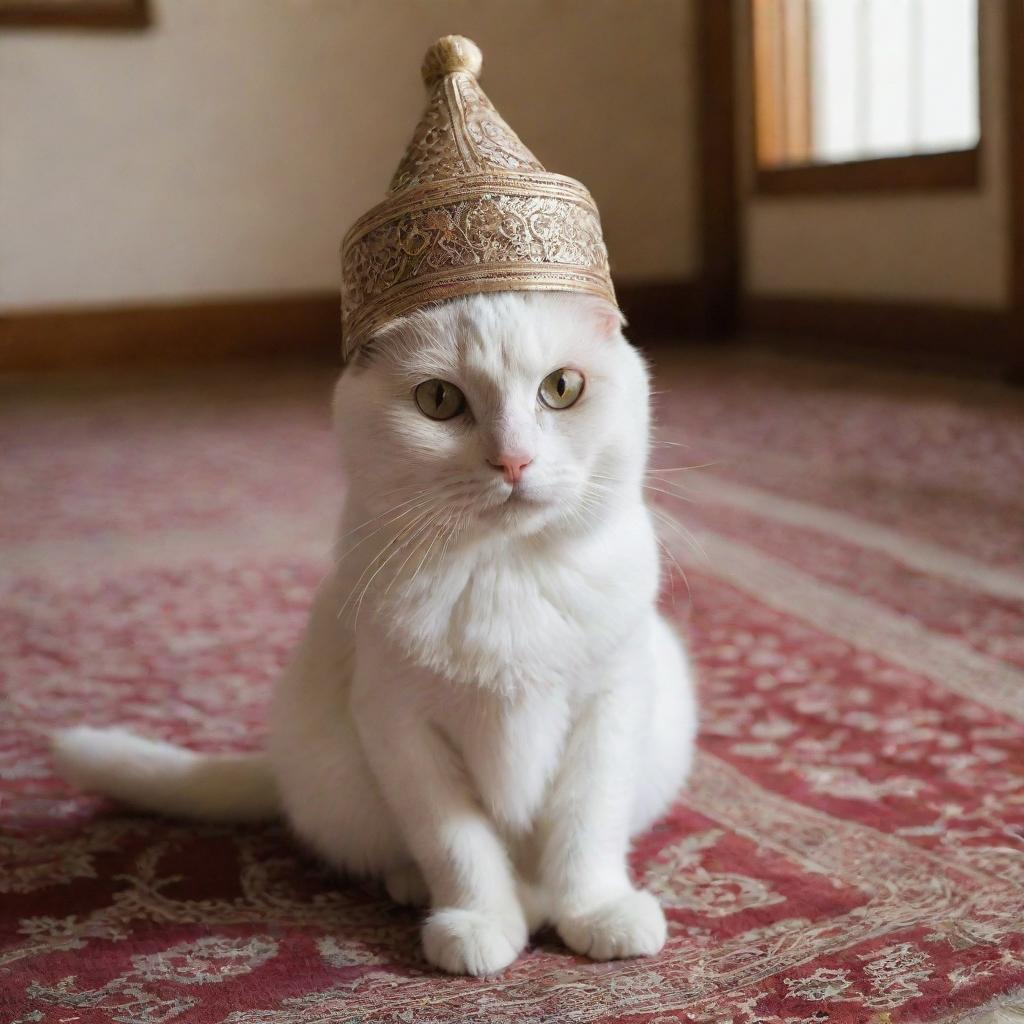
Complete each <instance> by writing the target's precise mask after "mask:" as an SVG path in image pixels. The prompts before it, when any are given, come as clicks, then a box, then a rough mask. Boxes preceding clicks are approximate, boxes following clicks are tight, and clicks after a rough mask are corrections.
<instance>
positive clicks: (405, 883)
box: [384, 864, 430, 907]
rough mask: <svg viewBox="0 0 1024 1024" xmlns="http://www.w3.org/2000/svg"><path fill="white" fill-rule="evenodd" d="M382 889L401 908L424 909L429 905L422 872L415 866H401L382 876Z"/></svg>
mask: <svg viewBox="0 0 1024 1024" xmlns="http://www.w3.org/2000/svg"><path fill="white" fill-rule="evenodd" d="M384 888H386V889H387V891H388V895H389V896H390V897H391V898H392V899H393V900H394V901H395V902H396V903H398V904H399V905H400V906H403V907H426V906H429V905H430V890H429V889H428V888H427V882H426V879H425V878H424V877H423V872H422V871H420V869H419V868H418V867H417V866H416V865H415V864H403V865H402V866H401V867H400V868H395V869H394V870H393V871H389V872H388V873H387V874H386V875H385V876H384Z"/></svg>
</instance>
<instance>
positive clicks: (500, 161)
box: [341, 54, 615, 360]
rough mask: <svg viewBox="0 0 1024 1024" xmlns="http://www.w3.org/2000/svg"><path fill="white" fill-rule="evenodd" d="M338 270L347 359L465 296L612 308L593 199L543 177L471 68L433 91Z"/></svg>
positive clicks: (574, 185) (565, 181)
mask: <svg viewBox="0 0 1024 1024" xmlns="http://www.w3.org/2000/svg"><path fill="white" fill-rule="evenodd" d="M429 59H430V54H428V62H429ZM341 264H342V286H341V310H342V335H343V356H344V358H345V359H346V360H348V359H349V358H350V357H351V355H352V353H353V352H354V351H355V350H356V349H357V348H358V347H359V346H360V345H362V344H364V343H365V342H366V341H367V339H368V338H369V337H370V336H371V335H372V333H373V331H374V330H375V329H376V328H378V327H380V326H381V325H383V324H385V323H386V322H387V321H389V320H392V319H394V318H395V317H399V316H402V315H404V314H406V313H409V312H411V311H412V310H415V309H417V308H419V307H422V306H424V305H426V304H428V303H431V302H438V301H441V300H444V299H451V298H456V297H458V296H463V295H472V294H476V293H480V292H491V291H571V292H581V293H584V294H589V295H596V296H599V297H602V298H605V299H607V300H608V301H609V302H612V303H615V291H614V288H613V287H612V283H611V276H610V273H609V268H608V253H607V250H606V249H605V245H604V241H603V239H602V236H601V221H600V217H599V215H598V212H597V206H596V204H595V203H594V200H593V199H592V198H591V196H590V193H589V192H587V190H586V189H585V188H584V187H583V186H582V185H581V184H580V183H579V182H577V181H574V180H573V179H572V178H567V177H564V176H562V175H559V174H551V173H548V172H547V171H545V170H544V168H543V166H542V165H541V164H540V162H539V161H538V160H537V158H536V157H535V156H534V155H533V154H532V153H531V152H530V151H529V150H528V149H527V148H526V146H524V145H523V143H522V141H521V140H520V139H519V137H518V136H517V135H516V134H515V132H513V131H512V129H511V128H509V126H508V125H507V124H505V122H504V121H503V120H502V118H501V117H500V115H499V114H498V112H497V111H496V110H495V109H494V107H493V105H492V104H491V102H490V100H489V99H488V98H487V96H486V95H485V94H484V92H483V90H482V89H481V88H480V86H479V84H478V83H477V80H476V78H475V76H474V74H473V73H472V72H471V71H469V70H466V69H464V68H456V69H454V70H450V71H449V73H447V74H445V75H443V76H442V77H441V78H439V79H438V80H437V81H435V82H434V83H433V84H432V87H431V91H430V97H429V101H428V104H427V109H426V112H425V113H424V115H423V117H422V119H421V120H420V123H419V125H418V127H417V128H416V132H415V134H414V135H413V139H412V142H411V143H410V145H409V148H408V149H407V150H406V152H405V155H404V157H403V158H402V161H401V163H400V164H399V166H398V170H397V171H396V172H395V176H394V178H392V181H391V186H390V189H389V192H388V198H387V199H386V200H384V202H382V203H380V204H379V205H377V206H376V207H374V208H373V209H372V210H370V212H369V213H367V214H366V215H365V216H363V217H362V218H360V219H359V220H358V221H357V222H356V224H355V225H354V226H353V227H352V228H351V229H350V231H349V232H348V234H347V235H346V236H345V239H344V241H343V242H342V249H341Z"/></svg>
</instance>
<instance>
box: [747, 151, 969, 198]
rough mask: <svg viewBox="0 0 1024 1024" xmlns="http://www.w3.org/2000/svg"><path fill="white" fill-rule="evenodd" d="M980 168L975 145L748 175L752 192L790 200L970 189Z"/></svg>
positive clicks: (771, 169) (766, 169)
mask: <svg viewBox="0 0 1024 1024" xmlns="http://www.w3.org/2000/svg"><path fill="white" fill-rule="evenodd" d="M980 163H981V153H980V148H979V147H978V146H975V147H974V148H973V149H964V150H956V151H954V152H949V153H918V154H916V155H915V156H892V157H880V158H878V159H874V160H852V161H849V162H846V163H837V164H798V165H793V166H790V167H759V168H758V169H757V171H756V173H755V175H754V191H755V193H756V194H758V195H762V196H793V195H811V194H823V193H824V194H838V193H850V192H872V193H878V192H907V191H916V192H923V191H937V190H940V189H973V188H977V187H978V184H979V182H980V180H981V175H980Z"/></svg>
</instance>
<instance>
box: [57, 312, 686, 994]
mask: <svg viewBox="0 0 1024 1024" xmlns="http://www.w3.org/2000/svg"><path fill="white" fill-rule="evenodd" d="M564 366H568V367H573V368H576V369H578V370H580V371H581V372H582V373H583V374H584V376H585V378H586V387H585V389H584V393H583V396H582V397H581V399H580V400H579V401H578V402H577V404H576V405H575V406H573V407H571V408H569V409H565V410H561V411H553V410H550V409H548V408H546V407H544V406H543V405H541V404H540V403H539V402H538V400H537V388H538V386H539V384H540V382H541V380H542V379H543V378H544V377H545V376H546V375H547V374H548V373H550V372H551V371H552V370H555V369H558V368H560V367H564ZM434 377H437V378H441V379H443V380H446V381H450V382H452V383H455V384H457V385H458V386H459V387H460V388H461V389H462V390H463V392H464V393H465V395H466V397H467V399H468V403H469V412H468V413H466V414H464V415H463V416H461V417H458V418H456V419H454V420H449V421H446V422H436V421H433V420H430V419H428V418H427V417H426V416H424V415H423V414H422V413H421V412H420V411H419V410H418V408H417V406H416V404H415V402H414V401H413V398H412V390H413V388H414V387H415V385H416V384H418V383H419V382H421V381H423V380H425V379H429V378H434ZM335 418H336V423H337V427H338V433H339V437H340V441H341V447H342V453H343V461H344V465H345V471H346V475H347V478H348V481H349V485H350V488H349V494H348V497H347V502H346V508H345V512H344V516H343V525H342V527H341V531H340V535H339V540H338V548H337V557H338V561H337V564H336V567H335V571H334V572H333V574H332V575H331V576H330V577H329V578H328V579H327V581H326V583H325V585H324V586H323V587H322V588H321V589H320V591H319V593H318V594H317V596H316V600H315V604H314V608H313V611H312V614H311V617H310V622H309V626H308V628H307V631H306V634H305V636H304V638H303V640H302V642H301V644H300V646H299V648H298V650H297V652H296V654H295V656H294V658H293V659H292V661H291V664H290V665H289V666H288V668H287V669H286V671H285V672H284V674H283V676H282V678H281V680H280V682H279V684H278V686H277V688H276V690H275V694H274V700H273V706H272V714H271V743H270V750H269V768H270V771H268V765H267V763H265V762H262V761H260V760H259V759H256V758H249V759H246V758H227V759H224V758H209V757H201V756H199V755H195V754H190V753H187V752H182V751H178V750H175V749H174V748H171V747H167V746H166V745H163V744H152V743H149V742H147V741H143V740H139V739H137V738H135V737H131V736H128V735H126V734H124V733H120V732H98V731H95V730H81V729H79V730H73V731H71V732H70V733H65V734H63V735H62V736H60V737H58V738H57V740H56V744H57V750H58V754H59V759H60V764H61V767H62V770H63V771H64V772H65V774H66V775H67V776H68V777H69V778H71V779H72V780H74V781H76V782H78V783H80V784H81V785H83V786H85V787H87V788H90V789H95V790H99V791H103V792H107V793H109V794H111V795H113V796H115V797H117V798H119V799H122V800H124V801H126V802H128V803H131V804H135V805H136V806H140V807H145V808H148V809H151V810H160V811H164V812H167V813H170V814H179V815H180V814H185V815H193V816H200V817H223V818H235V819H239V818H253V817H258V816H261V815H266V814H270V813H272V812H273V811H274V809H275V808H277V807H279V809H280V812H282V813H283V814H284V815H285V816H286V817H287V819H288V820H289V821H290V823H291V825H292V827H293V828H294V830H295V831H296V832H297V833H298V835H299V836H300V837H301V838H302V839H303V840H304V841H305V842H306V843H307V844H308V845H310V846H311V847H313V848H314V849H315V850H316V851H317V852H318V853H319V854H320V855H321V856H322V857H324V858H325V859H326V860H327V861H329V862H330V863H331V864H333V865H335V866H337V867H338V868H340V869H342V870H344V871H348V872H354V873H358V874H367V875H372V876H376V877H379V878H381V879H382V880H383V881H384V883H385V884H386V886H387V888H388V891H389V892H390V893H391V894H392V896H393V897H394V898H396V899H398V900H400V901H403V902H421V901H425V900H427V899H429V902H430V906H431V908H432V909H431V912H430V915H429V916H428V918H427V920H426V923H425V925H424V929H423V946H424V952H425V954H426V956H427V959H428V960H430V962H431V963H433V964H436V965H437V966H439V967H441V968H443V969H444V970H446V971H451V972H453V973H469V974H477V975H483V974H492V973H495V972H497V971H500V970H502V969H503V968H504V967H506V966H507V965H508V964H510V963H511V962H512V961H513V960H514V959H515V958H516V957H517V956H518V955H519V953H520V951H521V950H522V949H523V947H524V945H525V944H526V942H527V939H528V935H529V932H530V931H531V930H532V929H533V928H535V927H537V926H538V925H539V924H540V923H542V922H543V921H544V920H547V921H550V922H551V923H552V924H554V925H555V927H556V928H557V929H558V931H559V934H560V935H561V936H562V938H563V940H564V941H565V942H566V943H567V944H568V945H569V946H570V947H571V948H572V949H574V950H576V951H577V952H579V953H584V954H587V955H589V956H592V957H595V958H598V959H609V958H613V957H624V956H636V955H643V954H651V953H655V952H657V951H658V950H659V949H660V948H661V946H662V944H663V943H664V940H665V919H664V915H663V914H662V911H661V908H660V907H659V906H658V904H657V902H656V901H655V900H654V899H653V897H651V896H650V895H649V894H647V893H645V892H642V891H639V890H637V889H635V888H634V887H633V885H632V882H631V881H630V878H629V875H628V872H627V865H626V857H627V851H628V847H629V842H630V837H631V836H632V835H634V834H636V833H637V832H639V831H641V830H643V829H645V828H647V827H648V826H649V825H650V824H651V823H652V822H653V821H654V820H655V819H656V818H657V817H658V816H659V815H660V814H662V813H663V812H664V811H665V810H666V808H667V807H668V805H669V803H670V802H671V800H672V799H673V797H674V796H675V794H676V792H677V790H678V787H679V785H680V784H681V782H682V780H683V777H684V775H685V773H686V771H687V768H688V766H689V763H690V759H691V755H692V748H693V737H694V731H695V719H696V711H695V706H694V697H693V688H692V683H691V679H690V674H689V670H688V666H687V663H686V660H685V657H684V655H683V652H682V650H681V647H680V644H679V641H678V639H677V637H676V636H675V634H674V633H673V631H672V630H671V629H670V628H669V627H668V625H667V624H666V623H665V621H664V620H663V619H662V618H661V616H660V615H659V613H658V612H657V610H656V605H655V600H656V595H657V590H658V572H659V568H658V553H657V546H656V541H655V535H654V529H653V526H652V522H651V518H650V515H649V513H648V510H647V508H646V506H645V504H644V500H643V490H642V481H643V477H644V473H645V467H646V458H647V446H648V381H647V374H646V371H645V367H644V365H643V362H642V360H641V358H640V357H639V355H638V354H637V353H636V351H635V350H634V349H633V348H632V347H631V346H629V345H628V343H627V342H626V341H625V339H624V338H623V337H622V335H621V332H620V330H619V325H618V319H617V316H615V315H613V314H612V312H611V311H610V307H608V306H606V305H603V304H602V303H600V302H599V301H597V300H593V299H588V298H585V297H580V296H572V295H561V294H529V293H509V294H496V295H490V296H479V297H474V298H470V299H462V300H457V301H454V302H450V303H446V304H443V305H440V306H437V307H434V308H433V309H431V310H429V311H425V312H421V313H418V314H415V315H413V316H412V317H409V318H407V319H406V320H403V321H401V322H399V323H398V324H396V325H393V326H392V327H390V328H389V329H388V330H387V331H386V332H384V333H383V334H382V335H381V336H379V337H378V338H377V339H376V340H375V341H374V343H373V344H372V345H371V347H370V349H369V350H368V351H367V353H366V354H365V355H364V356H363V357H360V359H359V360H358V361H357V362H356V364H355V365H353V366H351V367H349V368H348V369H347V370H346V372H345V373H344V374H343V375H342V377H341V379H340V381H339V383H338V386H337V390H336V394H335ZM503 451H520V452H526V453H528V454H529V455H530V456H531V457H532V460H533V461H532V463H531V464H530V465H529V466H528V467H527V468H526V470H525V471H524V475H523V480H522V482H521V484H519V485H517V487H516V490H515V493H514V494H513V486H512V485H511V484H510V483H508V482H506V480H505V479H504V477H503V475H502V474H501V473H500V472H496V471H495V469H494V467H493V466H492V465H490V464H489V463H488V459H489V458H490V459H492V460H493V459H496V458H498V457H500V455H501V453H502V452H503ZM271 772H272V780H271Z"/></svg>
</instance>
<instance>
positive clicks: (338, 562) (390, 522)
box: [334, 497, 431, 567]
mask: <svg viewBox="0 0 1024 1024" xmlns="http://www.w3.org/2000/svg"><path fill="white" fill-rule="evenodd" d="M430 502H431V499H430V498H429V497H427V498H424V499H423V500H422V501H420V502H418V503H417V504H415V505H413V506H412V507H411V508H407V509H406V510H405V511H404V512H401V513H399V514H398V515H396V516H393V517H392V518H391V519H389V520H388V521H387V522H385V523H382V524H381V525H380V526H378V527H377V529H376V530H373V531H372V532H371V533H368V534H366V536H365V537H361V538H360V539H359V540H358V541H356V543H355V544H353V545H351V547H349V548H347V549H346V550H345V551H343V552H342V553H341V554H340V555H338V556H337V557H336V558H335V562H334V564H335V567H337V566H340V565H341V563H342V562H343V561H344V560H345V559H346V558H348V556H349V555H350V554H352V552H353V551H355V550H356V549H357V548H358V547H360V546H361V545H362V544H364V543H365V542H366V541H368V540H369V539H370V538H371V537H375V536H376V535H377V534H378V533H380V532H381V531H382V530H386V529H387V528H388V527H389V526H393V525H394V524H395V523H397V522H398V521H399V520H401V519H404V518H405V517H406V516H408V515H412V514H413V513H414V512H418V511H420V510H421V509H423V508H425V507H426V506H428V505H429V504H430ZM392 511H394V510H393V509H392ZM385 515H387V513H385Z"/></svg>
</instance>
